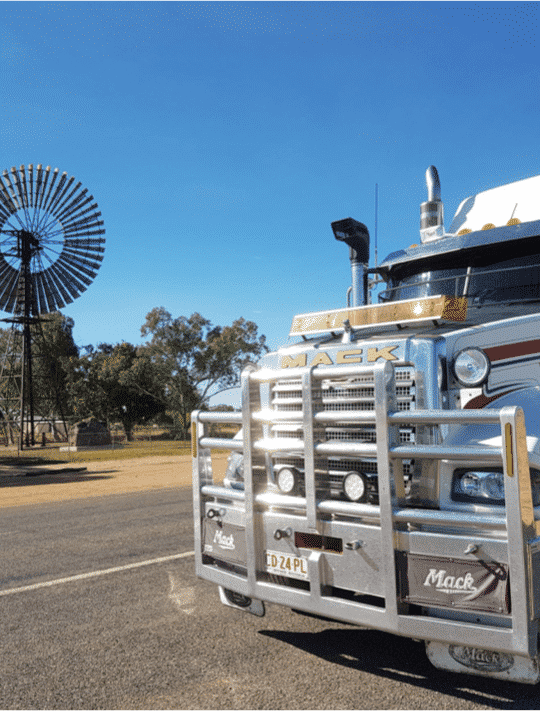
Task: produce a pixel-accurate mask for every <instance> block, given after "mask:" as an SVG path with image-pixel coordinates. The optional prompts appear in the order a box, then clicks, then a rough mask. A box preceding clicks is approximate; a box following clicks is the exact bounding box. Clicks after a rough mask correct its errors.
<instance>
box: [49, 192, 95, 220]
mask: <svg viewBox="0 0 540 711" xmlns="http://www.w3.org/2000/svg"><path fill="white" fill-rule="evenodd" d="M86 192H87V190H83V191H82V193H81V198H82V197H83V194H85V193H86ZM93 199H94V196H93V195H89V196H88V197H87V198H86V199H85V200H82V201H81V202H79V203H77V204H76V205H73V206H68V208H69V209H68V210H67V212H63V213H62V214H61V215H59V216H58V220H59V222H63V221H64V220H68V219H70V218H71V216H72V215H73V213H75V212H78V211H79V209H81V208H83V207H84V206H85V205H88V203H89V202H92V200H93ZM95 208H97V202H95V203H94V204H93V205H90V206H89V207H87V208H86V209H85V210H82V209H81V211H80V213H79V214H80V215H84V214H85V213H86V212H90V210H94V209H95Z"/></svg>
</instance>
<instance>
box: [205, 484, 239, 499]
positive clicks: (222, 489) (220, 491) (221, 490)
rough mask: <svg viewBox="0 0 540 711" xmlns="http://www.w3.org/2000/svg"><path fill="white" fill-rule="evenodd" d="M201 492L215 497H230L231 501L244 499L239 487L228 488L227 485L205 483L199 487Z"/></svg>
mask: <svg viewBox="0 0 540 711" xmlns="http://www.w3.org/2000/svg"><path fill="white" fill-rule="evenodd" d="M201 494H204V496H213V497H215V498H216V499H230V500H231V501H245V499H246V495H245V493H244V492H243V491H242V490H240V489H229V487H228V486H227V487H226V486H217V485H215V484H205V485H204V486H202V487H201Z"/></svg>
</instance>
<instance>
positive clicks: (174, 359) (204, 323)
mask: <svg viewBox="0 0 540 711" xmlns="http://www.w3.org/2000/svg"><path fill="white" fill-rule="evenodd" d="M141 334H142V336H143V337H147V336H150V337H151V338H150V341H149V343H148V345H147V346H146V348H147V352H148V353H149V355H150V357H151V358H152V361H153V362H154V363H155V364H156V365H157V366H158V367H159V369H160V372H161V376H162V378H163V383H164V386H165V389H166V393H167V400H168V403H169V407H168V410H169V411H170V412H172V413H173V415H174V416H175V417H176V419H177V421H178V425H179V427H180V429H181V431H182V436H183V438H185V437H186V436H187V428H188V424H189V418H190V413H191V411H192V410H194V409H197V408H204V407H207V406H208V401H209V399H210V398H211V397H212V395H215V394H216V393H217V392H220V391H222V390H225V389H228V388H232V387H235V386H236V385H238V383H239V381H240V373H241V372H242V370H243V368H245V366H246V365H247V364H248V363H252V362H254V361H256V360H258V358H259V357H260V356H261V355H262V354H263V353H265V352H267V351H268V348H267V346H266V339H265V337H264V336H258V335H257V325H256V324H255V323H253V322H252V321H246V320H245V319H243V318H239V319H236V321H234V322H233V324H232V325H231V326H223V327H222V326H213V325H212V323H211V322H210V321H209V320H208V319H205V318H204V317H203V316H201V315H200V314H199V313H194V314H192V315H191V316H190V317H189V318H188V317H186V316H178V317H177V318H173V317H172V316H171V314H170V313H169V312H168V311H166V310H165V309H164V308H163V307H159V308H155V309H152V311H150V313H149V314H147V316H146V322H145V324H144V325H143V326H142V328H141Z"/></svg>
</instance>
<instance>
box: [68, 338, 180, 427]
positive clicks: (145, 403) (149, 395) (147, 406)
mask: <svg viewBox="0 0 540 711" xmlns="http://www.w3.org/2000/svg"><path fill="white" fill-rule="evenodd" d="M70 391H71V393H70V394H71V398H72V402H73V403H74V410H75V413H76V414H77V416H78V418H79V419H82V418H84V417H88V416H92V417H95V418H97V419H99V420H103V421H106V422H110V421H112V420H118V421H120V422H121V423H122V425H123V427H124V430H125V433H126V438H127V440H128V441H131V439H132V430H133V426H134V425H136V424H143V423H145V422H148V421H149V420H151V419H152V418H154V417H156V416H157V415H158V414H159V413H160V412H162V411H163V410H164V409H165V405H166V400H165V393H164V390H163V385H162V379H161V378H160V373H159V370H158V368H157V367H156V365H155V364H154V363H153V362H152V360H151V359H150V357H149V356H148V354H147V353H146V350H145V349H144V348H142V347H136V346H134V345H132V344H131V343H120V344H117V345H114V346H113V345H111V344H108V343H101V344H100V345H99V346H98V347H97V349H93V348H89V349H88V352H87V353H86V354H85V355H84V356H83V357H81V358H80V359H79V362H78V368H77V370H76V372H75V373H74V377H73V380H72V382H71V388H70Z"/></svg>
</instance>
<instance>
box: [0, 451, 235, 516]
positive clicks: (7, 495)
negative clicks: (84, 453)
mask: <svg viewBox="0 0 540 711" xmlns="http://www.w3.org/2000/svg"><path fill="white" fill-rule="evenodd" d="M212 461H213V463H214V466H215V469H216V474H215V476H216V478H217V479H219V478H220V477H222V476H223V474H224V473H225V469H226V466H227V453H220V454H216V455H214V456H213V457H212ZM176 487H191V456H190V455H189V454H180V455H177V456H172V457H171V456H169V457H146V458H142V459H141V458H135V459H121V460H117V459H116V460H110V461H101V462H86V463H84V462H83V463H80V464H79V463H78V464H74V465H70V464H55V465H51V466H46V467H45V466H43V467H25V468H20V469H13V468H2V466H1V463H0V488H1V489H2V495H1V497H0V508H4V507H7V506H26V505H31V504H43V503H51V502H54V501H67V500H70V499H79V498H84V497H88V496H107V495H109V494H127V493H134V492H138V491H148V490H151V489H170V488H176Z"/></svg>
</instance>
